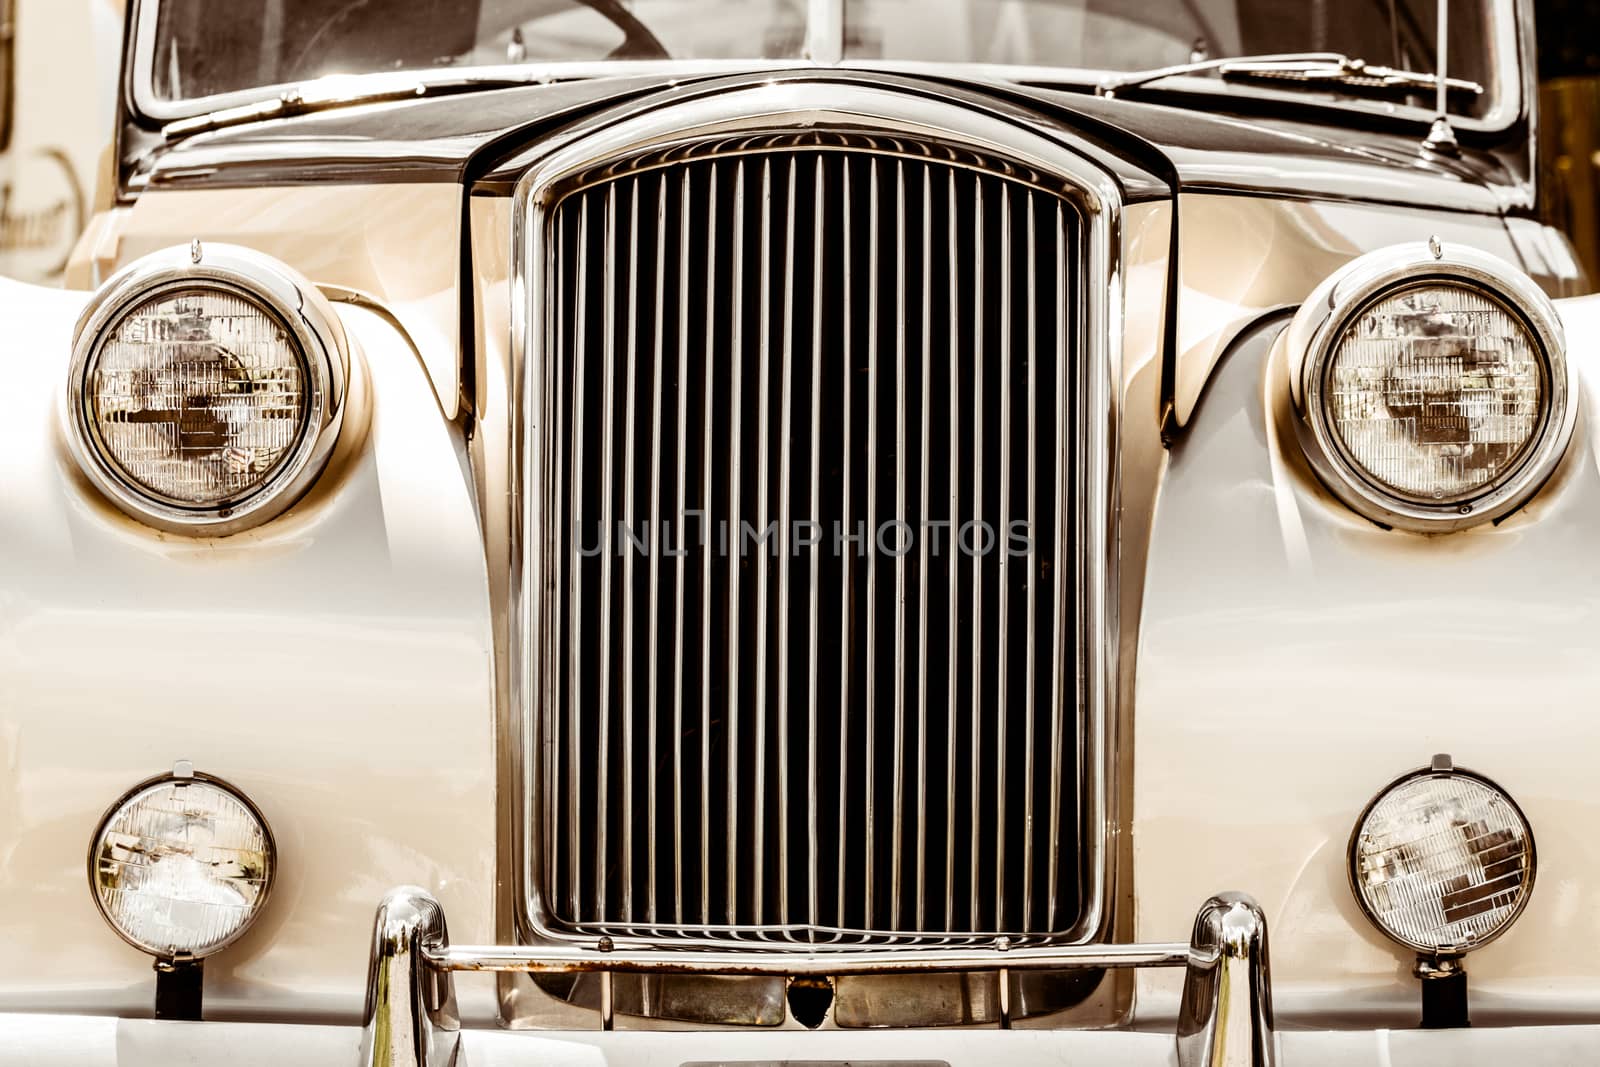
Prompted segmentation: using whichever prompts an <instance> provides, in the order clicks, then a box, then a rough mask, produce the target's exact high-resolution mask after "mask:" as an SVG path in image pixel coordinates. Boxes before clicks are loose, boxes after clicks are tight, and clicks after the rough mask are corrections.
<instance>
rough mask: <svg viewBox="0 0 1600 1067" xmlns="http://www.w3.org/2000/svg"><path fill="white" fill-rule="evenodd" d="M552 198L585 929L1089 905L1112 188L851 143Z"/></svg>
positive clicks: (643, 164) (746, 932)
mask: <svg viewBox="0 0 1600 1067" xmlns="http://www.w3.org/2000/svg"><path fill="white" fill-rule="evenodd" d="M1056 189H1057V190H1058V189H1059V186H1057V187H1056ZM546 225H547V227H548V228H547V230H546V231H545V241H546V251H547V255H546V266H545V271H546V274H545V281H544V285H545V289H544V292H545V305H546V306H547V307H548V308H550V309H552V310H551V311H550V313H549V314H548V315H547V321H546V322H545V323H544V324H543V328H544V329H545V331H546V333H545V341H544V345H545V350H546V353H547V356H546V359H545V360H544V362H543V366H544V368H545V370H544V374H545V377H544V382H543V385H542V391H543V393H544V396H545V398H546V400H545V404H544V406H543V408H542V411H541V412H540V417H539V420H538V425H539V427H541V428H540V429H538V430H536V432H540V433H542V434H544V435H545V436H544V438H543V442H544V449H545V454H546V456H547V457H548V459H547V463H548V467H547V469H548V470H549V472H550V477H548V478H547V479H546V484H544V485H543V487H542V488H543V492H544V497H543V499H542V503H541V508H542V511H543V514H544V515H545V517H546V521H545V523H544V524H543V529H542V534H541V536H542V537H543V538H544V545H543V551H542V554H541V555H542V558H543V559H544V560H545V561H546V562H545V566H544V570H543V572H542V573H541V574H540V575H539V576H538V579H537V580H539V581H541V582H542V583H543V588H544V589H545V591H546V592H545V597H544V604H545V606H544V608H543V610H544V611H545V612H546V619H547V623H546V625H547V627H548V629H549V632H551V633H553V634H555V635H557V636H556V637H555V638H554V639H553V640H549V641H547V642H546V643H545V645H544V648H543V650H542V654H541V656H540V658H538V659H537V660H536V663H535V679H534V680H535V690H534V691H535V692H536V693H537V694H539V696H538V697H537V698H536V699H537V700H538V702H539V705H540V706H538V707H537V708H536V710H537V712H538V714H539V716H540V718H539V723H540V734H539V736H540V740H541V746H540V750H539V751H540V762H539V765H538V766H539V773H540V774H541V775H542V776H543V783H542V789H541V790H540V793H539V795H540V796H541V797H542V804H541V807H540V810H539V811H538V816H539V817H540V818H541V819H542V838H543V842H544V844H543V856H542V864H543V876H542V879H541V883H542V884H541V885H540V892H541V893H542V894H543V897H544V904H545V907H546V908H547V910H548V913H549V915H550V916H551V919H552V921H553V923H554V924H556V925H558V926H559V927H561V928H562V929H566V930H569V931H575V932H577V931H581V932H589V933H600V932H605V933H612V934H633V935H639V936H648V937H656V938H673V937H683V938H693V939H697V940H705V939H715V940H724V939H727V940H733V939H737V940H745V941H752V942H756V943H763V944H769V945H770V944H772V943H774V942H785V941H792V942H796V943H802V944H813V943H848V942H859V941H862V940H876V939H888V938H893V939H897V940H902V941H903V940H912V939H927V940H935V939H936V940H939V941H943V942H948V941H952V940H959V939H962V938H968V937H970V938H989V937H993V936H995V935H998V934H1007V935H1009V936H1012V937H1015V938H1019V939H1022V940H1029V939H1033V940H1039V939H1045V938H1048V937H1050V936H1051V935H1054V934H1059V933H1061V932H1063V931H1066V930H1068V929H1069V928H1071V927H1072V926H1073V925H1074V923H1075V921H1076V920H1077V919H1078V917H1079V914H1080V909H1081V907H1082V906H1083V898H1084V892H1085V888H1084V884H1085V879H1086V877H1087V875H1086V872H1085V870H1084V864H1083V857H1082V852H1081V848H1080V842H1081V838H1082V832H1083V828H1082V818H1081V810H1082V809H1081V797H1082V792H1083V788H1084V786H1083V782H1082V777H1083V764H1082V749H1081V744H1080V737H1081V722H1080V717H1081V715H1080V710H1079V709H1080V693H1081V688H1082V685H1081V676H1080V657H1079V654H1078V640H1077V634H1078V633H1079V630H1080V626H1081V622H1080V619H1079V610H1080V609H1079V597H1078V595H1077V590H1078V588H1079V586H1080V584H1081V581H1082V575H1081V560H1080V552H1079V549H1078V545H1079V543H1080V534H1079V526H1078V523H1079V522H1080V521H1081V516H1078V515H1077V514H1076V511H1077V509H1076V507H1075V506H1074V501H1076V500H1078V499H1080V486H1079V485H1078V479H1079V473H1078V470H1077V467H1076V464H1075V463H1074V461H1073V459H1074V456H1075V453H1076V451H1077V444H1076V442H1077V441H1078V439H1079V438H1078V435H1079V433H1080V422H1081V419H1082V415H1081V413H1080V410H1079V397H1080V387H1079V383H1078V380H1077V363H1076V362H1075V359H1074V356H1075V353H1076V351H1077V348H1078V336H1077V335H1078V332H1079V328H1080V326H1079V315H1078V313H1077V310H1076V309H1077V304H1078V300H1077V296H1076V293H1075V290H1076V288H1077V287H1078V286H1080V285H1081V284H1082V281H1081V279H1080V278H1079V263H1080V253H1081V251H1082V249H1081V242H1082V225H1083V224H1082V219H1081V218H1080V216H1079V214H1078V213H1077V210H1076V208H1075V207H1074V206H1073V204H1072V203H1070V202H1069V201H1067V200H1066V199H1064V198H1063V197H1062V196H1061V195H1059V193H1058V192H1057V191H1056V190H1053V189H1052V187H1051V186H1050V185H1049V184H1048V183H1047V182H1046V181H1044V180H1042V179H1041V178H1040V177H1039V176H1037V175H1034V174H1031V173H1029V172H1027V171H1025V170H1022V169H1019V168H1012V167H1009V166H1007V165H1005V164H1001V163H998V162H994V161H991V160H987V159H981V158H976V157H972V158H968V157H965V156H962V155H958V154H955V153H943V154H940V153H938V152H935V151H931V150H928V149H926V148H924V147H922V146H919V145H915V144H903V143H891V142H882V141H878V142H872V143H863V142H861V141H859V140H856V141H851V142H846V141H844V140H843V139H842V138H841V139H838V140H835V141H830V140H829V139H827V138H826V137H824V136H822V135H814V136H812V137H810V138H809V139H806V140H800V139H797V138H785V139H778V138H768V139H762V140H746V141H741V142H737V143H729V142H723V143H719V144H716V145H713V146H707V147H705V148H703V149H702V150H699V151H696V152H685V151H682V150H679V151H677V152H675V153H673V154H670V155H666V154H663V155H661V156H658V157H654V158H650V159H646V160H642V161H640V160H635V161H633V162H632V163H630V164H629V166H628V167H626V168H620V167H619V168H616V169H614V170H613V171H611V172H602V173H593V174H588V175H585V176H583V178H582V179H581V180H579V181H576V182H574V183H573V184H572V185H571V187H570V188H567V189H565V190H563V191H562V192H561V194H560V196H559V198H558V199H556V200H555V202H554V204H553V206H552V208H551V209H550V211H549V213H548V216H547V223H546ZM985 529H987V530H988V531H991V533H990V534H989V535H987V536H986V535H985V533H984V531H985ZM769 530H771V531H772V532H771V533H770V534H769V532H768V531H769ZM855 538H859V540H856V539H855ZM813 542H815V543H813ZM1025 542H1026V544H1025ZM1028 545H1031V547H1028Z"/></svg>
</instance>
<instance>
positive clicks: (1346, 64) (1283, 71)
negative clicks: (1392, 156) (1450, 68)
mask: <svg viewBox="0 0 1600 1067" xmlns="http://www.w3.org/2000/svg"><path fill="white" fill-rule="evenodd" d="M1213 70H1214V71H1216V72H1217V73H1218V74H1219V75H1221V76H1222V77H1223V78H1237V79H1241V80H1243V79H1270V80H1273V81H1281V82H1286V83H1289V84H1302V85H1329V84H1331V85H1338V86H1341V87H1347V88H1357V89H1380V90H1383V91H1386V92H1387V91H1394V90H1401V89H1403V90H1408V91H1409V90H1422V89H1433V88H1435V87H1436V86H1437V84H1438V79H1437V78H1436V77H1435V76H1434V75H1432V74H1423V73H1421V72H1419V71H1414V70H1399V69H1397V68H1394V67H1379V66H1373V65H1371V64H1368V63H1367V62H1366V61H1365V60H1361V59H1354V58H1352V57H1350V56H1347V55H1345V54H1344V53H1342V52H1285V53H1278V54H1275V55H1260V56H1230V57H1227V58H1224V59H1202V60H1197V61H1195V62H1193V63H1179V64H1177V65H1176V66H1171V67H1153V68H1151V69H1149V70H1134V71H1129V72H1128V73H1126V74H1118V75H1116V76H1114V77H1110V78H1105V79H1102V80H1101V81H1100V83H1099V84H1098V85H1096V86H1095V93H1096V94H1097V95H1099V96H1115V95H1116V94H1117V93H1118V92H1119V91H1121V90H1123V89H1132V88H1134V87H1135V86H1139V85H1145V84H1148V83H1149V82H1154V81H1160V80H1161V79H1163V78H1173V77H1178V76H1180V75H1184V74H1204V73H1206V72H1208V71H1213ZM1445 87H1446V88H1448V89H1451V90H1453V91H1458V92H1468V93H1474V94H1481V93H1482V92H1483V86H1481V85H1479V84H1478V83H1477V82H1470V81H1465V80H1463V79H1460V78H1446V79H1445Z"/></svg>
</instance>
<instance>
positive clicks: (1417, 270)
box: [1285, 239, 1578, 533]
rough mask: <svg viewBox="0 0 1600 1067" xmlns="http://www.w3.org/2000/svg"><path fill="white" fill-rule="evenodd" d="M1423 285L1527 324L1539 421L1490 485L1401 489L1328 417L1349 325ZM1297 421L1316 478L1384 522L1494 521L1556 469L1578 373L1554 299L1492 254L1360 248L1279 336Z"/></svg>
mask: <svg viewBox="0 0 1600 1067" xmlns="http://www.w3.org/2000/svg"><path fill="white" fill-rule="evenodd" d="M1430 284H1436V285H1443V286H1449V287H1457V288H1461V289H1464V290H1467V291H1469V292H1475V293H1477V294H1479V295H1480V296H1482V297H1484V298H1486V299H1487V300H1489V301H1490V302H1491V303H1493V304H1495V305H1498V307H1499V308H1500V309H1502V310H1504V311H1505V312H1506V313H1507V314H1508V315H1509V316H1510V317H1511V318H1512V319H1513V320H1514V321H1516V322H1517V323H1518V324H1519V325H1520V326H1521V327H1522V328H1523V329H1525V330H1526V331H1527V335H1528V337H1529V339H1530V340H1531V341H1532V344H1533V347H1534V349H1535V350H1536V356H1537V359H1538V373H1539V376H1540V384H1541V385H1542V387H1543V397H1542V400H1541V404H1540V411H1539V415H1538V419H1537V424H1536V427H1535V429H1534V431H1533V433H1532V434H1531V435H1530V437H1529V439H1528V441H1527V442H1526V443H1525V444H1524V445H1523V446H1522V447H1521V448H1520V450H1519V451H1518V452H1517V453H1516V456H1515V461H1514V462H1513V463H1512V464H1511V465H1509V466H1508V468H1507V469H1506V470H1504V471H1502V472H1499V473H1498V474H1496V475H1495V477H1494V478H1492V479H1491V480H1490V481H1488V482H1487V483H1485V484H1483V485H1480V486H1477V487H1473V488H1471V489H1468V490H1466V491H1463V492H1460V493H1456V494H1452V495H1447V496H1444V497H1442V498H1439V499H1429V500H1423V499H1419V498H1417V497H1414V496H1408V495H1405V494H1404V493H1402V492H1401V491H1399V490H1397V489H1395V488H1392V487H1390V486H1387V485H1385V484H1383V483H1382V482H1380V481H1379V480H1378V479H1377V478H1376V477H1375V476H1373V475H1372V474H1371V473H1370V472H1369V471H1367V470H1366V469H1365V468H1363V467H1362V465H1361V464H1360V463H1359V462H1357V461H1356V459H1355V458H1354V457H1353V456H1352V455H1351V453H1350V449H1349V448H1348V447H1347V445H1346V444H1345V442H1344V441H1343V439H1342V438H1341V435H1340V434H1339V433H1338V432H1337V431H1336V429H1335V427H1334V426H1333V425H1332V420H1331V418H1330V416H1329V411H1328V404H1327V388H1326V383H1327V377H1328V373H1329V370H1330V365H1331V363H1332V361H1333V357H1334V356H1335V354H1336V352H1337V349H1338V346H1339V344H1340V342H1341V341H1342V340H1343V339H1344V338H1345V335H1346V332H1347V330H1349V329H1350V327H1351V326H1352V324H1353V323H1354V322H1356V320H1357V319H1359V318H1360V316H1361V315H1363V314H1365V313H1366V312H1367V311H1368V310H1370V309H1371V308H1373V307H1375V306H1376V305H1378V304H1379V303H1381V302H1382V301H1384V300H1387V299H1389V298H1391V297H1394V296H1397V295H1400V294H1403V293H1405V292H1406V291H1408V290H1412V289H1419V288H1425V287H1427V286H1428V285H1430ZM1285 343H1286V345H1287V353H1288V357H1289V360H1290V369H1289V388H1290V398H1291V401H1292V403H1293V406H1294V410H1295V414H1296V416H1297V417H1296V419H1295V427H1296V431H1297V433H1298V434H1299V437H1300V443H1301V446H1302V448H1303V450H1304V452H1305V455H1306V458H1307V460H1308V461H1309V462H1310V464H1311V466H1312V468H1313V469H1314V470H1315V472H1316V473H1317V476H1318V477H1319V479H1320V480H1321V481H1322V482H1323V484H1325V485H1326V486H1327V487H1328V488H1329V489H1330V490H1331V491H1332V492H1333V493H1334V494H1335V495H1336V496H1338V497H1339V498H1340V499H1341V500H1342V501H1343V502H1344V503H1345V504H1346V505H1348V506H1349V507H1350V508H1352V509H1353V510H1355V511H1356V512H1358V513H1359V514H1361V515H1363V516H1365V517H1366V518H1368V519H1370V520H1372V521H1374V522H1377V523H1380V524H1382V525H1384V526H1390V527H1397V528H1400V529H1406V530H1413V531H1417V532H1423V533H1441V532H1447V531H1450V530H1458V529H1462V528H1465V527H1468V526H1474V525H1477V524H1479V523H1483V522H1489V521H1492V520H1495V519H1499V518H1502V517H1504V516H1505V515H1507V514H1509V513H1510V512H1512V511H1514V510H1516V509H1517V508H1519V507H1521V506H1522V505H1523V504H1525V503H1526V502H1527V501H1528V500H1529V498H1531V497H1532V496H1533V494H1534V493H1535V492H1537V491H1538V489H1539V488H1540V487H1541V486H1542V485H1543V484H1544V483H1545V482H1546V481H1548V480H1549V478H1550V475H1551V474H1552V473H1553V472H1554V471H1555V468H1556V466H1557V464H1558V463H1560V461H1561V458H1562V456H1563V455H1564V454H1565V452H1566V449H1567V445H1568V443H1569V442H1570V441H1571V439H1572V431H1573V426H1574V424H1575V422H1576V418H1577V403H1576V398H1577V394H1578V390H1577V373H1576V370H1575V368H1574V367H1573V366H1572V364H1571V362H1570V361H1569V360H1568V359H1567V355H1566V338H1565V334H1564V331H1563V330H1562V326H1561V320H1560V316H1559V315H1558V314H1557V312H1556V309H1555V305H1554V304H1553V303H1552V302H1551V300H1550V298H1549V297H1548V296H1546V295H1545V293H1544V291H1543V290H1541V289H1540V288H1539V286H1538V285H1537V283H1535V282H1534V281H1533V279H1532V278H1530V277H1528V276H1527V274H1525V273H1524V272H1523V271H1521V270H1519V269H1518V268H1517V267H1515V266H1513V265H1512V264H1510V263H1507V262H1506V261H1505V260H1502V259H1500V258H1499V257H1497V256H1493V255H1490V254H1488V253H1486V252H1482V251H1479V250H1478V249H1475V248H1469V247H1465V246H1458V245H1446V244H1444V243H1442V242H1440V241H1439V240H1437V239H1433V240H1430V241H1427V242H1417V243H1412V244H1402V245H1395V246H1392V247H1389V248H1384V249H1379V250H1378V251H1376V252H1371V253H1368V254H1367V255H1364V256H1361V257H1359V258H1357V259H1355V260H1353V261H1351V262H1350V263H1349V264H1347V265H1346V266H1345V267H1344V268H1342V269H1341V270H1339V271H1337V272H1335V273H1334V274H1333V275H1331V276H1330V277H1329V278H1328V279H1326V280H1325V281H1324V282H1323V283H1322V284H1321V285H1320V286H1318V287H1317V289H1316V290H1315V291H1314V292H1313V293H1312V294H1311V295H1310V296H1309V297H1308V298H1307V299H1306V301H1305V303H1304V304H1302V305H1301V307H1300V310H1299V311H1298V312H1297V313H1296V314H1295V316H1294V319H1293V320H1292V321H1291V322H1290V324H1289V327H1288V330H1287V331H1286V334H1285Z"/></svg>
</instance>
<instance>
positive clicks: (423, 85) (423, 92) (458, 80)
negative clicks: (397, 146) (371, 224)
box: [161, 73, 539, 141]
mask: <svg viewBox="0 0 1600 1067" xmlns="http://www.w3.org/2000/svg"><path fill="white" fill-rule="evenodd" d="M537 80H539V76H538V75H536V74H530V75H529V76H528V77H526V78H508V77H504V76H473V75H454V76H447V77H419V76H418V75H417V74H414V73H401V74H384V73H374V74H336V75H330V76H329V77H326V78H319V79H317V80H315V81H310V82H306V83H305V84H303V85H296V86H291V87H290V88H288V89H285V90H283V91H282V92H281V93H279V94H278V95H276V96H271V97H268V98H266V99H264V100H257V101H254V102H252V103H248V104H240V105H238V106H237V107H225V108H219V109H218V110H216V111H208V112H206V113H205V114H203V115H196V116H194V117H193V118H187V119H177V120H175V121H173V122H169V123H167V124H166V125H165V126H163V127H161V133H162V136H163V137H165V138H166V139H167V140H168V141H176V140H178V139H180V138H183V137H188V136H190V135H191V134H196V133H209V132H210V131H212V130H220V129H224V128H226V127H228V126H239V125H243V124H244V123H247V122H262V121H264V120H266V119H281V118H287V117H289V116H290V115H305V114H309V113H310V112H313V111H325V110H328V109H331V108H337V107H355V106H357V105H360V104H377V103H383V102H385V101H390V100H405V99H408V98H411V97H419V96H431V95H434V94H440V93H452V92H464V91H467V90H470V89H508V88H512V87H515V86H519V85H527V84H529V83H531V82H534V81H537Z"/></svg>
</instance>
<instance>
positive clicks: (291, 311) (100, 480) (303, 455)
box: [67, 242, 349, 534]
mask: <svg viewBox="0 0 1600 1067" xmlns="http://www.w3.org/2000/svg"><path fill="white" fill-rule="evenodd" d="M347 347H348V341H347V340H346V337H345V334H344V330H343V328H342V326H341V325H340V323H339V319H338V316H336V315H335V314H334V313H333V310H332V308H331V306H330V305H329V304H328V301H327V300H326V298H324V297H323V295H322V294H321V293H320V292H319V291H318V290H317V289H316V287H315V286H313V285H312V284H311V283H310V282H308V281H307V280H306V279H305V278H303V277H301V276H300V275H299V274H297V273H295V272H294V271H293V270H291V269H290V268H289V267H287V266H285V265H284V264H282V263H279V262H277V261H276V260H273V259H270V258H268V257H266V256H263V255H260V254H259V253H255V252H251V251H250V250H248V249H244V248H236V247H234V246H231V245H213V246H210V247H207V248H202V247H201V245H200V243H199V242H195V244H194V245H192V246H191V247H189V248H181V249H167V250H165V251H163V252H157V253H154V254H153V255H150V256H146V257H145V258H144V259H141V260H137V261H135V262H134V263H131V264H129V265H128V266H127V267H126V268H124V269H123V270H121V271H119V272H118V273H117V274H116V275H115V276H113V277H112V278H111V279H110V280H108V281H107V282H106V284H105V285H104V286H103V287H102V288H101V290H100V291H99V292H98V293H96V294H95V298H94V300H93V301H91V303H90V304H89V306H88V308H87V309H86V310H85V312H84V317H83V318H82V319H81V320H80V321H79V323H78V330H77V335H76V337H75V339H74V347H73V363H72V373H71V378H70V380H69V401H68V405H67V411H68V423H69V425H68V430H69V441H70V442H71V444H72V448H73V451H74V453H75V454H76V456H77V459H78V462H79V465H80V466H81V467H82V468H83V470H84V473H85V474H86V475H88V477H89V479H90V480H91V481H93V482H94V483H95V484H96V485H97V486H98V487H99V488H100V490H101V491H102V492H104V493H105V495H106V496H107V497H108V498H109V499H110V500H111V501H112V502H113V503H115V504H116V505H117V506H118V507H120V508H121V509H122V510H123V511H125V512H127V513H128V514H129V515H132V516H133V517H135V518H137V519H139V520H140V521H142V522H146V523H148V524H150V525H152V526H159V527H162V528H164V529H171V530H177V531H180V532H191V533H208V534H227V533H233V532H235V531H237V530H240V529H244V528H246V527H248V526H251V525H255V524H258V523H261V522H264V521H266V520H267V519H269V518H271V517H273V516H274V515H276V514H278V513H279V512H281V511H283V510H284V509H285V508H287V507H289V506H290V505H291V504H293V503H294V502H295V500H296V499H298V498H299V496H300V495H301V494H302V493H303V492H304V491H305V489H306V488H308V487H309V486H310V484H311V482H312V481H313V480H314V479H315V478H316V476H317V475H318V474H319V473H320V472H321V470H322V467H323V465H324V464H325V463H326V462H327V460H328V457H329V456H330V455H331V454H332V452H333V446H334V444H335V442H336V441H337V439H338V432H339V427H340V425H341V423H342V421H343V415H344V398H345V392H346V389H347V386H348V382H349V360H348V354H347Z"/></svg>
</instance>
